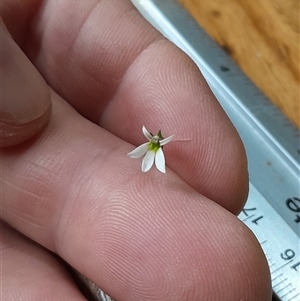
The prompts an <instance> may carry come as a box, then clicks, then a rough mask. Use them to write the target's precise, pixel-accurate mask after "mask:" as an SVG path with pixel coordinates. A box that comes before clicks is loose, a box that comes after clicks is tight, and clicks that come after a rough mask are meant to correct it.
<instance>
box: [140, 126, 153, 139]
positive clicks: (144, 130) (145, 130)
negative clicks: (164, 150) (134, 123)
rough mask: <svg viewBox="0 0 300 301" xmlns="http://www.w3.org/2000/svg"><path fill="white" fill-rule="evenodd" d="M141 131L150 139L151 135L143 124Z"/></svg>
mask: <svg viewBox="0 0 300 301" xmlns="http://www.w3.org/2000/svg"><path fill="white" fill-rule="evenodd" d="M142 131H143V134H144V136H145V137H146V138H147V139H148V140H149V141H150V140H151V139H152V137H153V136H152V135H151V134H150V133H149V132H148V131H147V129H146V128H145V127H144V126H143V127H142Z"/></svg>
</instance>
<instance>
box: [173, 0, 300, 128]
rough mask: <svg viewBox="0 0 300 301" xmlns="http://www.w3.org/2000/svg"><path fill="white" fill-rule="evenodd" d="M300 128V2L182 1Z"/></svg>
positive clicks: (278, 0) (289, 0)
mask: <svg viewBox="0 0 300 301" xmlns="http://www.w3.org/2000/svg"><path fill="white" fill-rule="evenodd" d="M179 2H180V3H181V4H182V5H183V6H184V7H185V8H186V9H187V10H188V11H189V12H190V14H191V15H192V16H193V17H194V18H195V19H196V21H198V23H199V24H200V25H201V26H202V27H203V28H204V29H205V30H206V31H207V32H208V33H209V34H210V36H211V37H212V38H214V39H215V40H216V41H217V42H218V43H219V44H220V45H221V46H222V47H223V48H224V49H225V50H226V51H227V52H228V53H229V54H230V55H231V56H232V58H233V59H234V60H235V61H236V62H237V63H238V64H239V66H240V67H241V68H242V69H243V71H244V72H245V73H246V74H247V75H248V77H249V78H251V80H252V81H253V82H254V83H255V84H256V85H257V86H258V87H259V88H260V89H261V90H262V91H263V92H264V93H265V94H266V95H267V96H268V97H269V98H270V99H271V101H272V102H273V103H275V104H276V105H277V106H278V107H279V108H280V109H281V110H282V112H283V113H284V114H285V115H286V116H287V117H288V118H289V119H290V120H291V121H292V122H293V123H294V124H295V125H296V126H297V127H298V128H300V120H299V119H300V118H299V117H300V116H299V115H300V111H299V109H300V108H299V102H300V80H299V77H300V62H299V55H300V53H299V36H300V35H299V0H226V1H224V0H179Z"/></svg>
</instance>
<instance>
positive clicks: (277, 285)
mask: <svg viewBox="0 0 300 301" xmlns="http://www.w3.org/2000/svg"><path fill="white" fill-rule="evenodd" d="M280 275H283V274H280ZM287 280H288V278H285V279H283V280H281V281H280V282H278V283H277V284H275V285H273V288H275V287H276V286H278V285H280V284H282V283H283V282H284V281H287ZM273 281H274V279H273Z"/></svg>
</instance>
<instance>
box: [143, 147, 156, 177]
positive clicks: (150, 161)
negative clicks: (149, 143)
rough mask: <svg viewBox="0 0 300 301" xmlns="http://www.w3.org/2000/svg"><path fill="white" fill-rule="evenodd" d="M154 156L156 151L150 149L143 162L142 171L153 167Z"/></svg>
mask: <svg viewBox="0 0 300 301" xmlns="http://www.w3.org/2000/svg"><path fill="white" fill-rule="evenodd" d="M154 157H155V152H154V151H152V150H149V151H148V152H147V154H146V156H145V157H144V159H143V162H142V172H146V171H148V170H149V169H150V168H151V167H152V165H153V162H154Z"/></svg>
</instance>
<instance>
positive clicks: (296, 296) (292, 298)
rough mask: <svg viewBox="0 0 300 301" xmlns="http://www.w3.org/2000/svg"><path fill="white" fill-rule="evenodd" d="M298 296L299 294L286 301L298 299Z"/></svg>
mask: <svg viewBox="0 0 300 301" xmlns="http://www.w3.org/2000/svg"><path fill="white" fill-rule="evenodd" d="M299 295H300V293H298V294H296V295H294V296H293V297H291V298H290V299H288V300H287V301H291V300H293V299H295V298H296V297H298V296H299Z"/></svg>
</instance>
